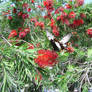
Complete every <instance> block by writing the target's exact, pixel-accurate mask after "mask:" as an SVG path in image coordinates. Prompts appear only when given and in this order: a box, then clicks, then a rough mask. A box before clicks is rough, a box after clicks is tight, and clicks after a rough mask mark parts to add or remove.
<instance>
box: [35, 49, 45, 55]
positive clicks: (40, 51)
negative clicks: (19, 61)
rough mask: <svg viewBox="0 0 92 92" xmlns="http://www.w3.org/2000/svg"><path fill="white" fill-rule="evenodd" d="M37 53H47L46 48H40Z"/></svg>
mask: <svg viewBox="0 0 92 92" xmlns="http://www.w3.org/2000/svg"><path fill="white" fill-rule="evenodd" d="M37 53H38V54H45V53H46V50H44V49H41V50H38V51H37Z"/></svg>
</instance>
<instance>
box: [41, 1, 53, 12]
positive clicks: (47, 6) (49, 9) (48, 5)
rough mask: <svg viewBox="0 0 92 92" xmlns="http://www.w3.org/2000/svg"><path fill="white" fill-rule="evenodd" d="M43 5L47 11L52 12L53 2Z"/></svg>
mask: <svg viewBox="0 0 92 92" xmlns="http://www.w3.org/2000/svg"><path fill="white" fill-rule="evenodd" d="M43 4H44V6H45V7H46V9H47V11H49V12H52V11H53V10H54V8H53V0H46V1H43Z"/></svg>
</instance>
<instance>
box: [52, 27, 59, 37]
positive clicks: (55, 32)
mask: <svg viewBox="0 0 92 92" xmlns="http://www.w3.org/2000/svg"><path fill="white" fill-rule="evenodd" d="M52 33H53V34H54V35H55V36H59V31H58V28H57V27H56V26H53V30H52Z"/></svg>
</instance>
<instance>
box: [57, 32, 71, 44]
mask: <svg viewBox="0 0 92 92" xmlns="http://www.w3.org/2000/svg"><path fill="white" fill-rule="evenodd" d="M71 36H72V34H71V33H69V34H67V35H66V36H64V37H63V39H62V40H60V41H59V42H60V43H62V44H63V45H65V43H67V42H68V41H69V40H70V38H71Z"/></svg>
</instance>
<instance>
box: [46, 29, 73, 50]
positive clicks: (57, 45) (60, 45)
mask: <svg viewBox="0 0 92 92" xmlns="http://www.w3.org/2000/svg"><path fill="white" fill-rule="evenodd" d="M46 35H47V38H48V40H49V41H50V43H51V45H52V46H53V49H54V50H55V51H60V50H63V49H66V48H67V43H68V41H69V40H70V38H71V36H72V34H71V33H69V34H67V35H66V36H64V37H63V38H62V39H61V40H60V41H58V40H57V39H56V38H55V37H54V36H53V35H52V34H51V33H50V32H48V31H47V30H46Z"/></svg>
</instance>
